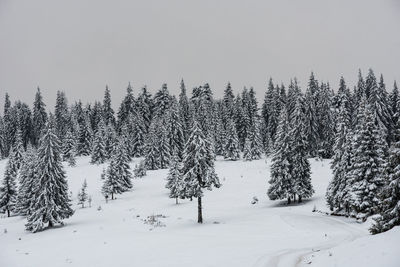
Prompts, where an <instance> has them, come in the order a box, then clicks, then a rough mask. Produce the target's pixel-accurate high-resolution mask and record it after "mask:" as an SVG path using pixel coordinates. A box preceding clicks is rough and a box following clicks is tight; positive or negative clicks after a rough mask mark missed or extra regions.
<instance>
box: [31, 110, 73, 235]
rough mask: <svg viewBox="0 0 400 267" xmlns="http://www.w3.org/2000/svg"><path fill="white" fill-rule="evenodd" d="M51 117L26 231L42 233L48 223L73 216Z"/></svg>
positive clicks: (39, 162)
mask: <svg viewBox="0 0 400 267" xmlns="http://www.w3.org/2000/svg"><path fill="white" fill-rule="evenodd" d="M53 120H54V119H53V118H50V121H49V122H48V124H47V126H46V128H47V129H46V130H45V133H44V135H43V137H42V138H41V140H40V147H39V149H38V163H37V177H36V179H35V180H36V182H35V183H34V190H33V191H34V192H35V193H34V196H33V199H34V201H33V203H32V206H31V212H32V213H31V214H30V215H29V216H28V222H27V224H26V229H27V230H29V231H32V232H37V231H41V230H43V229H44V227H45V224H46V223H48V226H49V227H52V226H53V225H54V224H55V223H61V224H62V220H63V219H66V218H68V217H70V216H72V214H73V213H74V211H73V210H72V209H71V204H70V199H69V197H68V184H67V181H66V179H65V172H64V169H63V166H62V162H61V155H60V144H59V141H58V137H57V136H56V134H55V131H54V128H53V124H54V122H53Z"/></svg>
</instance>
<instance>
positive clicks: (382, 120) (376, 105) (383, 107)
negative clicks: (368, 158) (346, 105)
mask: <svg viewBox="0 0 400 267" xmlns="http://www.w3.org/2000/svg"><path fill="white" fill-rule="evenodd" d="M367 81H368V85H369V86H368V90H369V98H368V103H369V105H370V108H371V109H372V113H373V116H374V120H375V124H376V125H377V126H378V127H379V128H380V130H381V131H382V133H383V134H384V138H386V139H387V141H388V142H390V133H391V127H392V121H391V116H390V112H389V110H388V103H387V96H386V94H387V92H386V89H385V84H384V82H383V77H382V76H381V78H380V82H379V86H378V85H377V82H376V78H375V75H374V72H373V71H372V70H371V69H370V70H369V73H368V77H367Z"/></svg>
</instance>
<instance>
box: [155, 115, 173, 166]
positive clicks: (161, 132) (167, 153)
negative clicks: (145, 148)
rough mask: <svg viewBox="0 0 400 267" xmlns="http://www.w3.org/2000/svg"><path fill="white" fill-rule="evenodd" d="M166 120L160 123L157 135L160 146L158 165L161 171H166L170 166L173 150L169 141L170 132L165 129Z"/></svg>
mask: <svg viewBox="0 0 400 267" xmlns="http://www.w3.org/2000/svg"><path fill="white" fill-rule="evenodd" d="M165 124H166V123H165V122H164V120H160V121H159V125H158V127H157V128H158V131H157V134H156V137H157V139H156V140H157V145H158V159H157V160H158V164H159V168H160V169H166V168H168V166H169V161H170V157H171V148H170V143H169V141H170V140H169V139H168V135H167V134H168V132H167V129H166V127H165Z"/></svg>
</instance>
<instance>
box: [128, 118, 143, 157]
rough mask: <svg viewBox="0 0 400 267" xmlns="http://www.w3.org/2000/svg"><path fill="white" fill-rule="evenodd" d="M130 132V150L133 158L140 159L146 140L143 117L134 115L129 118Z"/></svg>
mask: <svg viewBox="0 0 400 267" xmlns="http://www.w3.org/2000/svg"><path fill="white" fill-rule="evenodd" d="M130 125H131V128H132V132H131V139H132V140H131V141H132V150H133V156H134V157H142V156H143V155H144V147H145V140H146V134H147V129H146V124H145V122H144V120H143V117H142V116H140V115H138V114H136V115H135V116H132V117H131V122H130Z"/></svg>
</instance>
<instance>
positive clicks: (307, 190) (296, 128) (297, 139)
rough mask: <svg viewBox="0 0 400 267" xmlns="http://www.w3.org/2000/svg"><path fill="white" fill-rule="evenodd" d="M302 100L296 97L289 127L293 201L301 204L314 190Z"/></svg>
mask: <svg viewBox="0 0 400 267" xmlns="http://www.w3.org/2000/svg"><path fill="white" fill-rule="evenodd" d="M303 105H304V104H303V99H301V98H300V97H298V99H297V102H296V106H295V109H294V111H293V118H292V121H291V124H290V125H289V126H290V127H289V136H291V140H290V152H291V154H292V156H291V159H290V161H291V175H290V176H291V179H292V183H293V194H294V195H293V199H294V200H296V195H297V197H298V202H301V201H302V199H303V198H309V197H311V196H312V195H313V193H314V189H313V186H312V184H311V170H310V169H311V167H310V162H309V161H308V159H307V136H306V134H305V133H306V131H305V123H304V121H305V115H304V111H303Z"/></svg>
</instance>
